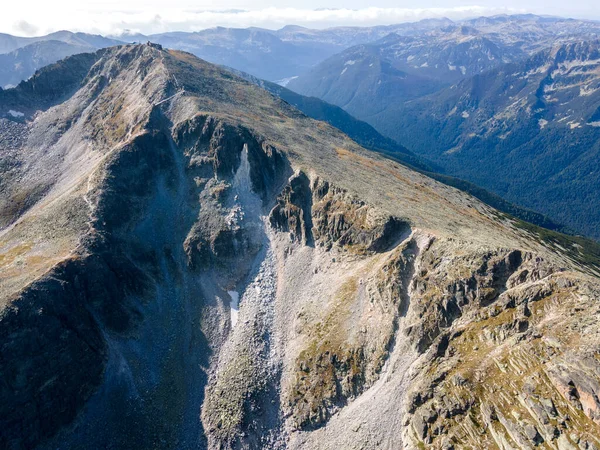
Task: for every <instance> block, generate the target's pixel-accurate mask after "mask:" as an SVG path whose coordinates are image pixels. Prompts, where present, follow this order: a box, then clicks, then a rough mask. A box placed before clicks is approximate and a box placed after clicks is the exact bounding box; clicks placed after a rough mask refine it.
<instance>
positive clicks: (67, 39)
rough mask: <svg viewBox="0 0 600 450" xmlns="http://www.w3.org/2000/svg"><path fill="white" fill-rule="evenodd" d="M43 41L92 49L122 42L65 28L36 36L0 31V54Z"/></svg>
mask: <svg viewBox="0 0 600 450" xmlns="http://www.w3.org/2000/svg"><path fill="white" fill-rule="evenodd" d="M45 41H60V42H63V43H65V44H71V45H74V46H78V47H88V48H93V49H99V48H104V47H111V46H113V45H119V44H122V43H123V42H122V41H119V40H117V39H112V38H107V37H104V36H100V35H95V34H88V33H73V32H71V31H65V30H63V31H57V32H55V33H50V34H47V35H45V36H37V37H20V36H11V35H10V34H1V33H0V54H2V53H11V52H13V51H15V50H17V49H19V48H22V47H25V46H27V45H30V44H34V43H36V42H45Z"/></svg>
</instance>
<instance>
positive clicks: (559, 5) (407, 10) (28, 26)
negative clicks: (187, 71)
mask: <svg viewBox="0 0 600 450" xmlns="http://www.w3.org/2000/svg"><path fill="white" fill-rule="evenodd" d="M596 1H597V0H570V1H565V0H503V1H502V2H500V1H498V0H475V1H471V2H469V1H468V0H467V1H465V0H438V1H431V0H421V1H418V2H416V1H414V0H411V1H406V0H370V1H368V2H366V1H364V0H363V1H359V0H344V1H341V0H302V1H298V0H296V1H291V0H280V1H278V2H277V3H273V2H272V1H267V0H252V1H249V0H221V1H219V2H217V3H216V2H208V1H206V0H196V1H191V0H103V1H100V0H92V1H85V0H52V1H50V0H25V1H24V0H20V1H19V0H2V4H1V5H0V33H9V34H14V35H19V36H36V35H42V34H47V33H50V32H53V31H59V30H71V31H83V32H89V33H97V34H104V35H119V34H122V33H124V32H139V33H144V34H152V33H161V32H166V31H198V30H201V29H205V28H211V27H214V26H228V27H249V26H258V27H264V28H271V29H277V28H281V27H283V26H285V25H289V24H294V25H302V26H306V27H311V28H326V27H331V26H344V25H353V26H371V25H389V24H393V23H401V22H413V21H417V20H421V19H425V18H435V17H448V18H450V19H463V18H470V17H476V16H490V15H495V14H517V13H527V12H531V13H535V14H545V15H556V16H563V17H574V18H584V19H585V18H587V19H598V20H600V8H598V7H597V6H596ZM417 5H418V7H417Z"/></svg>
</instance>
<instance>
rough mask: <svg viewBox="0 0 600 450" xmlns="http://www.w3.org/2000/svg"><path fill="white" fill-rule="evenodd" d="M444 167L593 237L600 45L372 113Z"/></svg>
mask: <svg viewBox="0 0 600 450" xmlns="http://www.w3.org/2000/svg"><path fill="white" fill-rule="evenodd" d="M371 123H376V124H377V127H378V129H379V130H380V131H381V132H383V133H384V134H386V135H388V136H390V137H392V138H394V139H397V140H400V141H401V142H406V143H410V146H411V149H412V150H414V151H415V152H416V153H418V154H420V155H424V156H426V157H428V158H431V159H433V160H435V161H436V162H438V163H440V164H441V165H442V166H444V167H445V168H446V169H447V171H448V173H450V174H452V175H456V176H460V177H463V178H466V179H468V180H470V181H472V182H474V183H476V184H478V185H481V186H483V187H485V188H488V189H491V190H493V191H494V192H496V193H498V194H499V195H501V196H503V197H504V198H506V199H508V200H509V201H512V202H516V203H518V204H520V205H523V206H526V207H529V208H533V209H535V210H537V211H540V212H543V213H545V214H548V215H550V216H551V217H553V218H555V219H557V220H558V221H560V222H562V223H565V224H567V225H568V226H570V227H571V228H573V229H575V230H577V231H579V232H581V233H585V234H587V235H590V236H593V237H595V238H597V239H598V238H600V190H599V186H600V42H599V41H591V42H579V43H571V44H564V45H559V46H556V47H554V48H552V49H550V50H546V51H543V52H540V53H537V54H536V55H534V56H532V57H530V58H528V59H526V60H524V61H522V62H519V63H513V64H508V65H504V66H502V67H499V68H497V69H495V70H492V71H489V72H486V73H484V74H481V75H478V76H475V77H472V78H469V79H467V80H464V81H462V82H460V83H458V84H457V85H455V86H452V87H449V88H446V89H443V90H442V91H440V92H437V93H435V94H433V95H430V96H428V97H424V98H421V99H417V100H414V101H411V102H408V103H406V104H405V105H402V106H401V107H398V108H397V109H396V110H389V111H386V112H383V113H381V114H380V115H377V116H375V117H373V118H372V120H371Z"/></svg>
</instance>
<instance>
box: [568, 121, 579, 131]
mask: <svg viewBox="0 0 600 450" xmlns="http://www.w3.org/2000/svg"><path fill="white" fill-rule="evenodd" d="M568 125H569V127H570V128H571V130H574V129H575V128H581V124H580V123H579V122H569V123H568Z"/></svg>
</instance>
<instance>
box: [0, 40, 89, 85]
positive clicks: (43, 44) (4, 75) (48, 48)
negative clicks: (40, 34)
mask: <svg viewBox="0 0 600 450" xmlns="http://www.w3.org/2000/svg"><path fill="white" fill-rule="evenodd" d="M94 50H96V49H95V48H92V47H87V46H86V47H83V46H78V45H73V44H67V43H65V42H61V41H40V42H36V43H33V44H29V45H26V46H25V47H22V48H19V49H18V50H14V51H12V52H10V53H6V54H0V87H10V86H16V85H17V84H19V83H20V82H21V81H22V80H26V79H27V78H29V77H30V76H31V75H33V74H34V73H35V71H36V70H37V69H39V68H41V67H44V66H46V65H48V64H52V63H54V62H56V61H58V60H60V59H63V58H65V57H67V56H71V55H75V54H77V53H84V52H89V51H94Z"/></svg>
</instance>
